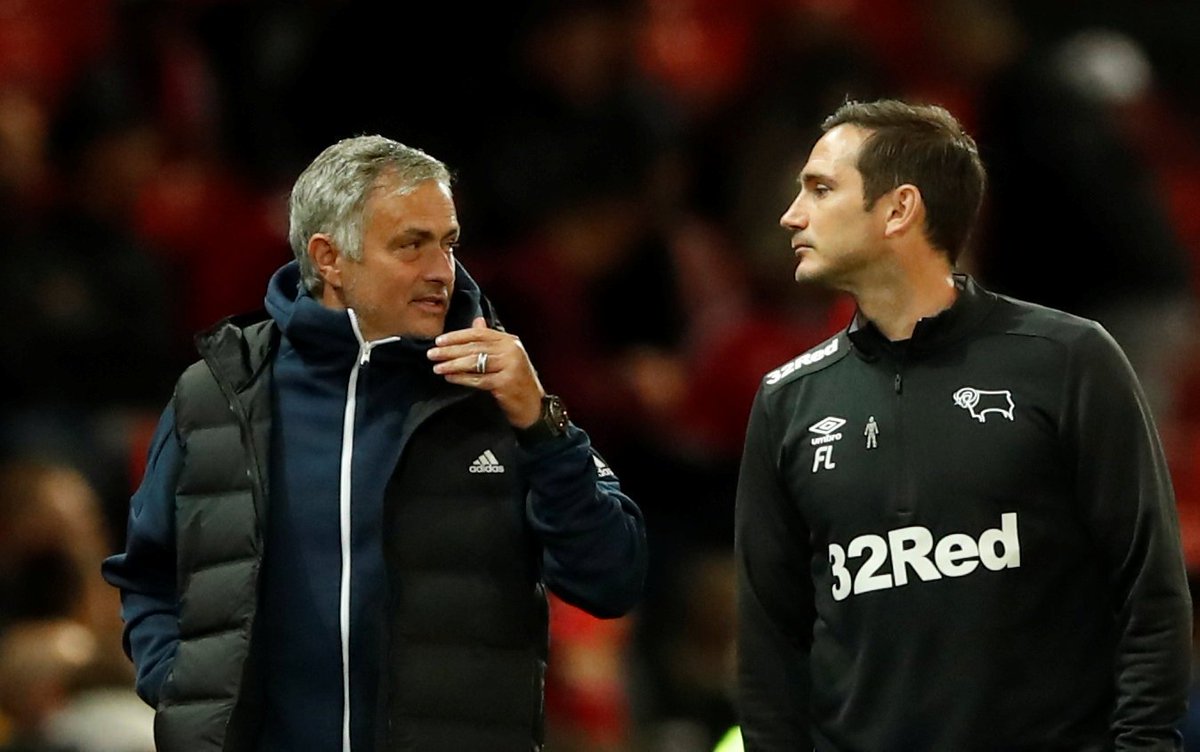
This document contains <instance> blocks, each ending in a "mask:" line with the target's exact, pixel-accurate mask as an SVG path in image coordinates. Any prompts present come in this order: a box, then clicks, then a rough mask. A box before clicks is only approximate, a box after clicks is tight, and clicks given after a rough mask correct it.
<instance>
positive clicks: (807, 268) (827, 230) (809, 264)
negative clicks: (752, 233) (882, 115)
mask: <svg viewBox="0 0 1200 752" xmlns="http://www.w3.org/2000/svg"><path fill="white" fill-rule="evenodd" d="M868 134H869V131H866V130H864V129H862V128H859V127H858V126H854V125H839V126H836V127H834V128H832V129H830V130H829V131H828V132H827V133H826V134H825V135H823V136H822V137H821V139H820V140H819V141H817V143H816V145H815V146H813V149H812V152H811V153H810V154H809V157H808V162H807V163H806V164H805V165H804V169H803V170H802V171H801V173H800V192H799V193H798V194H796V198H795V200H793V201H792V205H791V206H789V207H788V209H787V211H786V212H784V214H783V216H782V217H781V218H780V220H779V224H780V225H782V226H783V228H784V229H785V230H788V231H790V232H791V233H792V242H791V245H792V249H793V250H794V251H795V254H796V259H797V265H796V281H797V282H806V281H807V282H818V283H821V284H823V285H827V286H829V287H833V288H836V289H849V288H850V287H852V286H853V285H854V282H855V281H856V280H859V279H861V274H862V272H863V271H864V270H866V269H868V268H869V267H870V266H871V265H872V264H873V262H874V261H875V260H876V259H878V258H879V257H880V253H881V248H882V243H881V241H882V239H883V231H884V218H885V216H886V209H885V208H884V207H883V204H884V202H883V201H876V203H875V206H874V207H873V208H872V209H870V210H867V209H864V208H863V203H864V202H863V181H862V174H861V173H859V171H858V168H857V167H856V166H855V165H856V164H857V161H858V151H859V148H860V147H861V146H862V144H863V141H864V140H865V139H866V137H867V135H868Z"/></svg>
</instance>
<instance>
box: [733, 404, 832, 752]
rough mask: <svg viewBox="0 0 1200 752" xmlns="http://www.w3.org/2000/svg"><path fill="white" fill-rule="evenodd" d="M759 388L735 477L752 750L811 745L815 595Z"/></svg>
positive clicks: (803, 537)
mask: <svg viewBox="0 0 1200 752" xmlns="http://www.w3.org/2000/svg"><path fill="white" fill-rule="evenodd" d="M768 424H769V418H768V415H767V411H766V408H765V404H764V398H763V392H762V389H761V388H760V390H759V394H758V396H757V397H756V398H755V400H754V406H753V408H752V410H751V413H750V422H749V426H748V428H747V432H746V445H745V451H744V453H743V454H742V465H741V471H740V473H739V476H738V487H737V505H736V511H735V532H734V555H735V558H736V564H737V587H738V591H737V604H738V635H737V652H738V671H737V710H738V718H739V723H740V724H741V727H742V736H743V739H744V741H745V748H746V750H748V752H753V751H754V750H772V751H773V750H783V749H787V750H805V749H812V740H811V731H810V728H809V724H810V720H809V695H810V686H811V679H810V676H809V668H810V666H809V654H810V650H811V645H812V629H813V619H814V605H813V603H814V600H813V585H812V574H811V571H810V563H809V562H810V558H811V555H812V554H811V543H810V540H809V533H808V529H807V526H806V525H805V523H804V521H803V519H802V517H801V515H800V513H799V510H798V509H797V507H796V505H795V503H794V502H793V501H792V500H791V499H789V498H788V495H787V493H786V490H785V489H786V486H785V484H784V482H783V478H782V477H781V473H780V462H779V457H780V449H779V441H778V439H776V438H774V437H772V435H771V430H770V427H769V425H768Z"/></svg>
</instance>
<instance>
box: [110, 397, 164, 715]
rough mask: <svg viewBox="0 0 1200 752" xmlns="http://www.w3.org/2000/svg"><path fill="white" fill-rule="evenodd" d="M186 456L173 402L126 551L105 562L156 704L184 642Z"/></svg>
mask: <svg viewBox="0 0 1200 752" xmlns="http://www.w3.org/2000/svg"><path fill="white" fill-rule="evenodd" d="M181 459H182V449H181V448H180V446H179V442H178V439H177V435H176V433H175V412H174V409H173V408H172V407H171V406H168V407H167V409H166V410H164V411H163V414H162V416H161V418H160V419H159V423H158V428H157V429H156V430H155V433H154V438H153V440H152V442H151V446H150V454H149V457H148V460H147V464H146V474H145V475H144V476H143V478H142V483H141V486H140V487H139V488H138V490H137V491H136V492H135V493H134V494H133V497H132V498H131V499H130V503H129V524H128V528H127V532H126V544H125V551H124V552H123V553H119V554H116V555H114V556H110V557H109V558H108V559H106V560H105V561H104V563H103V565H102V566H101V573H102V574H103V576H104V579H105V580H107V581H108V583H109V584H110V585H113V586H115V587H118V588H120V590H121V618H122V619H123V620H124V622H125V632H124V643H125V654H126V655H128V656H129V657H130V658H132V659H133V664H134V668H135V669H136V672H137V682H136V689H137V693H138V695H139V696H140V697H141V698H142V699H143V700H145V701H146V703H148V704H149V705H151V706H157V705H158V700H159V691H160V690H161V688H162V684H163V681H164V680H165V679H166V676H167V674H168V673H169V671H170V667H171V664H172V662H173V661H174V658H175V651H176V648H177V647H178V645H179V601H178V597H177V595H176V563H175V562H176V559H175V483H176V480H177V478H178V475H179V467H180V464H181Z"/></svg>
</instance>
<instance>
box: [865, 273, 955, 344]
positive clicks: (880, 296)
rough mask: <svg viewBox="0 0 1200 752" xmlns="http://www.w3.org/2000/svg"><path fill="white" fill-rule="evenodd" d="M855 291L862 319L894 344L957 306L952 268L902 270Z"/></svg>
mask: <svg viewBox="0 0 1200 752" xmlns="http://www.w3.org/2000/svg"><path fill="white" fill-rule="evenodd" d="M893 271H894V273H891V274H887V275H885V276H884V277H883V278H881V279H877V280H874V281H873V282H872V283H871V284H868V285H863V286H861V287H860V289H858V290H854V291H852V294H853V296H854V299H855V301H856V302H857V303H858V308H859V310H860V311H861V312H862V315H863V316H865V317H867V318H868V319H869V320H870V321H871V323H873V324H874V325H875V326H876V328H878V329H879V331H880V332H882V333H883V336H885V337H887V338H888V339H889V340H891V341H893V342H899V341H900V340H906V339H908V338H909V337H911V336H912V333H913V330H914V329H915V328H916V326H917V322H918V321H920V320H921V319H924V318H930V317H932V316H936V315H937V314H939V313H941V312H942V311H944V310H946V309H947V308H949V307H950V306H951V305H953V304H954V300H955V298H957V297H958V290H957V288H955V286H954V277H953V275H952V274H951V270H950V267H949V265H948V264H938V265H936V266H927V267H924V268H922V269H920V270H907V269H899V270H893Z"/></svg>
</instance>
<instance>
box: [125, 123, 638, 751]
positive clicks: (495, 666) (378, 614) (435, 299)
mask: <svg viewBox="0 0 1200 752" xmlns="http://www.w3.org/2000/svg"><path fill="white" fill-rule="evenodd" d="M290 209H291V230H290V241H291V245H292V249H293V251H294V253H295V255H296V260H295V261H294V262H292V263H289V264H288V265H286V266H284V267H283V268H282V269H280V270H279V271H278V272H277V273H276V274H275V275H274V277H273V278H272V280H271V283H270V286H269V288H268V291H267V296H266V308H267V312H268V313H269V317H268V318H267V319H266V320H265V321H260V322H256V323H250V322H248V321H246V320H242V319H234V320H231V321H226V322H223V323H222V324H220V325H218V326H217V327H216V328H215V329H213V330H212V331H211V332H209V333H207V334H205V335H203V336H201V337H200V338H198V344H199V348H200V351H201V353H202V355H203V356H204V360H203V361H202V362H200V363H197V364H195V365H193V366H192V367H191V368H190V369H189V370H188V371H186V372H185V373H184V375H183V376H182V377H181V379H180V381H179V383H178V385H177V387H176V391H175V397H174V399H173V401H172V403H171V405H170V406H168V407H167V409H166V410H165V412H164V414H163V416H162V419H161V423H160V425H159V427H158V432H157V435H156V436H155V438H154V442H153V446H152V449H151V452H150V458H149V464H148V468H147V471H146V475H145V478H144V479H143V481H142V485H141V487H140V488H139V490H138V491H137V493H136V494H135V495H134V497H133V499H132V502H131V511H130V523H129V535H128V545H127V548H126V550H125V552H124V553H123V554H120V555H117V556H114V557H112V558H110V559H108V560H107V561H106V562H105V565H104V575H105V577H106V579H107V580H108V581H109V582H110V583H112V584H114V585H116V586H118V587H120V588H121V592H122V599H123V604H124V606H123V616H124V618H125V621H126V631H125V645H126V650H127V652H128V653H129V654H130V655H131V657H132V658H133V661H134V663H135V664H136V668H137V674H138V679H137V689H138V691H139V693H140V694H141V696H142V697H143V698H144V699H145V700H146V701H147V702H149V703H150V704H152V705H154V706H156V708H157V710H158V712H157V716H156V720H155V726H156V729H155V730H156V739H157V743H158V748H159V749H160V750H187V752H197V751H200V750H262V751H264V752H268V751H270V752H274V751H279V752H283V751H285V750H286V751H293V750H301V749H303V750H316V751H320V750H329V751H331V752H332V750H342V751H343V752H350V751H351V750H353V751H354V752H363V751H366V750H377V749H386V750H420V751H421V752H425V751H427V750H447V751H449V750H514V751H515V750H522V751H525V750H529V749H538V748H539V747H540V745H541V740H542V730H541V729H542V686H543V676H544V671H545V662H546V653H547V606H546V592H545V587H549V588H550V589H551V590H552V591H554V592H555V593H556V594H558V595H559V596H561V597H562V598H563V599H564V600H566V601H568V602H570V603H572V604H574V605H577V606H579V607H581V608H583V609H585V610H587V611H588V612H590V613H592V614H594V615H596V616H600V617H615V616H618V615H620V614H623V613H625V612H626V611H628V610H629V609H630V608H631V607H632V606H633V605H634V603H635V601H636V600H637V599H638V598H639V596H640V592H641V587H642V580H643V576H644V572H645V568H646V550H645V534H644V529H643V525H642V520H641V514H640V512H639V510H638V508H637V507H636V506H635V505H634V503H633V502H632V501H631V500H630V499H629V498H627V497H626V496H625V495H623V494H622V493H621V491H620V488H619V485H618V482H617V478H616V476H615V475H614V474H613V472H612V470H611V469H609V468H608V466H607V465H606V464H605V463H604V461H603V460H602V459H600V457H599V456H598V455H596V454H595V453H594V452H593V451H592V449H591V446H590V442H589V440H588V437H587V435H586V434H585V433H584V432H583V431H582V430H580V429H579V428H577V427H576V426H574V425H573V424H571V423H570V422H569V421H568V419H567V417H566V413H565V411H564V410H563V408H562V406H561V402H560V401H559V400H558V399H557V398H556V397H553V396H551V395H546V393H545V391H544V390H543V388H542V385H541V384H540V383H539V381H538V377H537V374H536V372H535V371H534V368H533V366H532V365H531V364H530V361H529V358H528V356H527V354H526V352H525V350H524V349H523V348H522V346H521V343H520V340H518V339H517V338H516V337H514V336H513V335H511V334H507V333H505V332H504V331H503V330H502V329H500V328H499V327H498V326H497V324H496V321H495V318H494V316H493V314H492V312H491V309H490V306H489V304H488V303H487V300H486V299H485V298H484V297H483V296H482V295H481V293H480V291H479V289H478V287H477V286H476V285H475V283H474V281H473V280H472V279H471V278H470V277H469V276H468V275H467V273H466V272H465V270H464V269H463V268H462V266H461V265H459V264H458V262H457V261H456V260H455V258H454V249H455V247H456V245H457V244H458V237H459V225H458V220H457V217H456V213H455V207H454V201H453V197H452V194H451V190H450V175H449V173H448V172H447V170H446V168H445V166H444V165H443V164H442V163H441V162H439V161H437V160H435V159H433V158H432V157H430V156H428V155H427V154H425V153H424V152H421V151H419V150H417V149H412V148H409V147H406V146H403V145H401V144H398V143H396V142H394V141H391V140H388V139H385V138H382V137H379V136H366V137H359V138H352V139H347V140H344V141H341V142H339V143H337V144H334V145H333V146H331V147H329V148H328V149H326V150H325V151H324V152H323V153H322V154H320V155H319V156H318V157H317V158H316V159H315V160H314V161H313V163H312V164H311V165H309V167H308V168H307V169H306V170H305V171H304V172H303V174H301V176H300V177H299V179H298V180H297V181H296V184H295V186H294V188H293V190H292V195H291V204H290Z"/></svg>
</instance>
